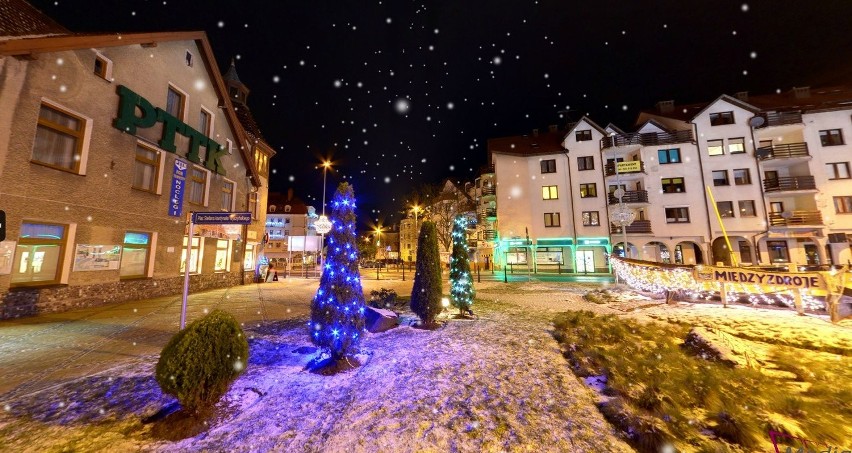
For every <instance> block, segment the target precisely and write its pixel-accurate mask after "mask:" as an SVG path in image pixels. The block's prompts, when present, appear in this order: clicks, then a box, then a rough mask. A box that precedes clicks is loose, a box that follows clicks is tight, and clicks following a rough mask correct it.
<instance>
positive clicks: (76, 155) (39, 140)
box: [32, 104, 89, 175]
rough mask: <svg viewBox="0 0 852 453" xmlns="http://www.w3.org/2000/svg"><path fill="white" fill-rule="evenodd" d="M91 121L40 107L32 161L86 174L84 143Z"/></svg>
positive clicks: (47, 107) (43, 105) (51, 108)
mask: <svg viewBox="0 0 852 453" xmlns="http://www.w3.org/2000/svg"><path fill="white" fill-rule="evenodd" d="M88 133H89V124H88V121H87V120H86V119H85V118H83V117H82V116H78V115H75V114H71V113H70V112H67V111H65V110H64V109H59V108H58V107H53V106H50V105H47V104H41V110H39V115H38V126H37V128H36V136H35V142H34V143H33V154H32V161H33V162H35V163H39V164H42V165H47V166H48V167H53V168H56V169H59V170H66V171H70V172H73V173H78V174H81V175H82V174H85V173H86V172H85V164H84V160H85V150H84V142H86V141H87V140H86V139H87V135H88Z"/></svg>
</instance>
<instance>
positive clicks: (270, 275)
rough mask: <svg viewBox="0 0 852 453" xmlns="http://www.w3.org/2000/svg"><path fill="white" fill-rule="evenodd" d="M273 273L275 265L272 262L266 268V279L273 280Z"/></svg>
mask: <svg viewBox="0 0 852 453" xmlns="http://www.w3.org/2000/svg"><path fill="white" fill-rule="evenodd" d="M274 275H275V266H274V265H273V264H272V263H269V267H268V268H267V269H266V281H267V282H271V281H274V280H273V277H274Z"/></svg>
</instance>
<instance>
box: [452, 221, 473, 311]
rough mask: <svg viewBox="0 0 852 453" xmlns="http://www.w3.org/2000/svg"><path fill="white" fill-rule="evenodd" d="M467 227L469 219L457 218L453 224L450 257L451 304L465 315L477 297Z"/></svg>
mask: <svg viewBox="0 0 852 453" xmlns="http://www.w3.org/2000/svg"><path fill="white" fill-rule="evenodd" d="M466 227H467V219H466V218H465V217H464V216H456V219H455V222H454V223H453V254H452V255H451V256H450V303H452V304H453V306H454V307H456V308H458V309H459V312H460V313H461V314H463V315H464V314H465V313H466V312H467V311H469V310H470V307H471V306H472V305H473V297H474V295H475V291H474V289H473V278H472V277H471V275H470V259H469V258H468V253H467V238H466V234H465V229H466Z"/></svg>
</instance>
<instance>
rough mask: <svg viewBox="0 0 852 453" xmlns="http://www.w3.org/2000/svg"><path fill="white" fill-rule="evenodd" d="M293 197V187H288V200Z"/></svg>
mask: <svg viewBox="0 0 852 453" xmlns="http://www.w3.org/2000/svg"><path fill="white" fill-rule="evenodd" d="M292 199H293V188H292V187H291V188H289V189H287V201H290V200H292Z"/></svg>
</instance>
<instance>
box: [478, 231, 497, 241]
mask: <svg viewBox="0 0 852 453" xmlns="http://www.w3.org/2000/svg"><path fill="white" fill-rule="evenodd" d="M482 238H483V239H485V240H486V241H493V240H495V239H497V230H485V231H483V232H482Z"/></svg>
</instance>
